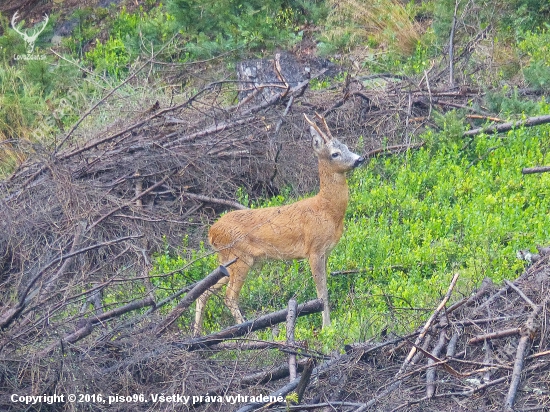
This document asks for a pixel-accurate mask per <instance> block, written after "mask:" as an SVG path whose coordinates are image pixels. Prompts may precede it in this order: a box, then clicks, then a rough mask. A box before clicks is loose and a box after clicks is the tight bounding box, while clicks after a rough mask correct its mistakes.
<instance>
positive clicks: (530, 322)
mask: <svg viewBox="0 0 550 412" xmlns="http://www.w3.org/2000/svg"><path fill="white" fill-rule="evenodd" d="M548 300H549V298H548V297H546V299H544V302H543V304H541V305H538V306H536V307H535V308H534V310H533V312H532V313H531V315H530V316H529V319H527V322H526V323H525V328H524V330H522V337H521V338H520V340H519V343H518V347H517V352H516V359H515V362H514V370H513V371H512V377H511V380H510V388H509V390H508V394H507V395H506V398H505V400H504V409H505V410H507V411H511V410H513V406H514V400H515V398H516V393H517V390H518V387H519V383H520V381H521V373H522V372H523V363H524V361H525V354H526V352H527V349H528V348H527V344H528V343H529V341H530V340H532V339H533V337H534V336H535V333H536V331H537V327H536V326H535V319H536V318H537V316H538V315H539V313H540V311H541V310H542V308H543V307H545V306H546V302H548Z"/></svg>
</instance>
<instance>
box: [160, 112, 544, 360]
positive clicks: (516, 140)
mask: <svg viewBox="0 0 550 412" xmlns="http://www.w3.org/2000/svg"><path fill="white" fill-rule="evenodd" d="M548 110H549V107H548V105H547V104H546V102H545V101H542V102H540V104H539V111H540V112H541V113H547V112H548ZM442 124H443V127H444V128H445V130H443V131H442V132H439V133H436V132H434V131H430V132H427V133H426V134H425V135H424V136H423V139H424V140H425V141H426V142H427V145H426V147H424V148H421V149H419V150H416V151H413V152H409V153H407V154H406V155H402V156H395V157H391V158H379V159H373V160H371V161H370V163H369V164H368V165H367V166H365V167H364V168H362V169H360V170H357V171H355V172H354V174H353V175H352V176H351V177H350V179H349V184H350V192H351V200H350V204H349V207H348V212H347V215H346V221H345V226H346V229H345V231H344V235H343V237H342V239H341V241H340V243H339V244H338V246H337V247H336V248H335V250H334V251H333V252H332V254H331V255H330V259H329V262H328V271H329V273H330V272H331V271H332V272H341V271H349V272H348V273H345V274H335V275H333V276H330V275H329V278H328V284H329V294H330V303H331V307H332V313H331V315H332V321H333V324H332V326H331V327H328V328H325V329H323V330H322V331H320V330H319V329H320V323H321V318H320V316H309V317H307V318H302V319H300V320H299V321H298V327H297V332H296V335H297V337H296V338H297V339H299V340H300V339H314V340H315V341H317V342H318V343H319V344H320V345H321V346H324V348H325V349H327V348H335V347H341V345H342V344H343V343H349V342H353V341H358V340H365V339H367V338H369V337H372V336H376V335H378V334H380V333H381V332H382V331H384V330H386V329H388V330H392V331H397V332H399V331H405V330H410V328H411V327H414V326H416V325H417V324H418V322H420V321H421V319H423V318H424V317H425V316H426V315H427V314H428V313H429V310H430V309H429V308H432V307H434V306H435V305H436V304H437V302H438V301H439V300H440V299H441V297H442V296H443V295H444V294H445V292H446V289H447V287H448V284H449V281H450V279H451V277H452V275H453V274H454V273H455V272H457V271H458V272H459V273H460V281H459V286H458V287H457V290H456V291H455V296H456V294H458V295H460V294H468V293H470V291H471V290H472V289H473V288H475V287H476V286H477V285H479V284H480V282H481V280H482V279H483V278H484V277H489V278H491V279H492V280H494V281H495V282H501V281H502V280H503V279H513V278H514V277H516V276H517V275H518V274H519V273H521V272H522V270H523V268H524V262H522V261H520V260H518V259H517V258H516V252H517V251H518V250H519V249H533V247H534V245H537V244H546V243H547V242H548V239H549V238H550V227H549V226H548V224H547V222H548V218H549V216H548V214H549V212H548V211H549V210H550V189H549V187H550V175H548V174H541V175H528V176H523V175H522V174H521V169H522V168H523V167H527V166H533V165H539V164H548V163H550V144H548V142H549V141H550V139H549V134H550V127H549V126H540V127H537V128H519V129H517V130H514V131H511V132H509V133H508V134H506V135H505V136H499V135H495V136H488V135H480V136H477V137H475V138H473V139H471V140H465V139H463V138H462V137H461V133H460V131H461V130H463V129H464V126H463V124H462V120H461V119H460V118H459V117H457V116H452V115H449V116H448V117H447V119H446V121H445V122H443V123H442ZM289 193H290V192H289ZM292 201H294V199H289V198H288V197H287V196H286V195H285V194H282V195H279V196H278V197H276V198H272V199H269V200H267V201H265V202H261V203H260V204H257V205H255V207H265V206H273V205H277V204H285V203H289V202H292ZM163 259H164V258H163ZM200 265H201V267H202V268H203V269H204V266H202V265H203V263H200ZM214 266H215V265H214ZM214 266H213V267H214ZM213 267H212V268H211V269H213ZM204 273H206V271H205V272H204ZM291 297H296V298H297V299H298V301H299V302H305V301H307V300H309V299H314V298H315V297H316V294H315V287H314V283H313V280H312V278H311V274H310V270H309V267H308V265H307V262H305V261H294V262H289V263H281V262H269V263H267V264H266V265H264V266H263V268H262V269H261V270H257V271H255V272H253V273H251V274H250V275H249V279H248V280H247V282H246V283H245V285H244V287H243V290H242V293H241V308H242V310H243V311H244V313H245V314H246V316H248V317H249V318H252V317H254V316H256V315H259V314H260V313H266V312H270V311H274V310H278V309H281V308H282V307H284V306H285V305H286V302H287V301H288V300H289V299H290V298H291ZM186 316H187V319H184V320H182V324H187V325H188V324H189V323H190V322H191V318H190V317H191V316H192V315H191V314H190V313H189V314H188V315H186ZM206 318H207V319H206V328H207V329H210V330H217V329H219V328H220V327H221V324H220V319H221V320H222V324H223V322H229V323H231V316H230V315H229V312H228V311H227V309H225V308H223V303H222V299H217V298H214V299H211V301H210V302H209V305H208V308H207V316H206ZM283 329H284V328H283ZM261 336H263V337H265V338H270V332H266V333H264V334H263V335H262V334H261ZM278 338H279V339H284V330H281V331H280V332H279V335H278Z"/></svg>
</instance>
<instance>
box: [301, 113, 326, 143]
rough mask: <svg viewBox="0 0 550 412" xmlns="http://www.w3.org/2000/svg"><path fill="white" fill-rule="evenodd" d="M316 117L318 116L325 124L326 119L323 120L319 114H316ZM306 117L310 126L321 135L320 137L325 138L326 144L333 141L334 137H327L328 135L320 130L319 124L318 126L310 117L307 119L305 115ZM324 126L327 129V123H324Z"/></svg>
mask: <svg viewBox="0 0 550 412" xmlns="http://www.w3.org/2000/svg"><path fill="white" fill-rule="evenodd" d="M315 115H316V116H317V117H320V118H321V119H322V120H323V122H324V120H325V119H323V117H322V116H320V115H318V114H317V113H315ZM304 117H305V118H306V121H307V122H308V123H309V125H310V126H311V127H313V128H314V129H315V131H316V132H317V133H319V135H320V136H321V137H322V138H323V140H324V141H325V143H328V142H330V141H331V140H332V136H327V135H326V134H325V133H324V132H323V131H322V130H321V129H320V128H319V126H317V124H316V123H315V122H314V121H312V120H311V119H310V118H309V117H307V115H306V114H305V113H304ZM324 124H325V127H327V124H326V122H324ZM327 130H328V127H327ZM329 133H330V131H329Z"/></svg>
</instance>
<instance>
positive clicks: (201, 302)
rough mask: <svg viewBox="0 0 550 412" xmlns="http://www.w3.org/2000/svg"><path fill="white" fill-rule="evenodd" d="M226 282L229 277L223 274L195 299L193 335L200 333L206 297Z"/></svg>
mask: <svg viewBox="0 0 550 412" xmlns="http://www.w3.org/2000/svg"><path fill="white" fill-rule="evenodd" d="M227 282H229V278H228V277H227V276H224V277H223V278H221V279H220V280H219V281H218V283H216V284H215V285H214V286H212V287H211V288H210V289H208V290H207V291H206V292H204V293H203V294H202V295H200V296H199V298H198V299H197V306H196V309H195V325H194V326H193V334H194V335H195V336H199V335H200V334H201V331H202V323H203V320H204V309H205V308H206V302H208V298H209V297H210V295H212V294H213V293H215V292H216V291H218V290H219V289H220V288H221V287H222V286H223V285H225V284H226V283H227Z"/></svg>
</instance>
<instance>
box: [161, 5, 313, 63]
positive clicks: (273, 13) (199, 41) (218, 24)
mask: <svg viewBox="0 0 550 412" xmlns="http://www.w3.org/2000/svg"><path fill="white" fill-rule="evenodd" d="M308 3H311V4H314V3H315V2H313V1H311V2H304V1H282V0H270V1H260V0H248V1H245V2H243V1H236V0H218V1H214V2H210V3H209V5H208V7H204V4H203V2H201V1H199V0H169V1H168V2H167V8H168V10H169V12H170V14H171V15H173V16H174V17H175V20H176V22H177V25H178V27H179V30H180V33H181V34H182V35H183V36H184V38H186V39H187V40H188V44H187V45H186V48H187V49H188V50H189V51H190V53H191V55H193V56H196V57H201V56H211V55H213V54H215V53H219V52H223V51H227V50H232V49H237V48H242V47H247V48H248V49H263V48H273V47H279V46H281V44H285V43H286V44H291V43H292V42H295V41H296V40H298V39H299V38H300V34H299V29H298V25H299V24H300V23H302V22H304V19H305V17H304V16H305V10H306V9H305V8H304V5H306V4H308Z"/></svg>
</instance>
